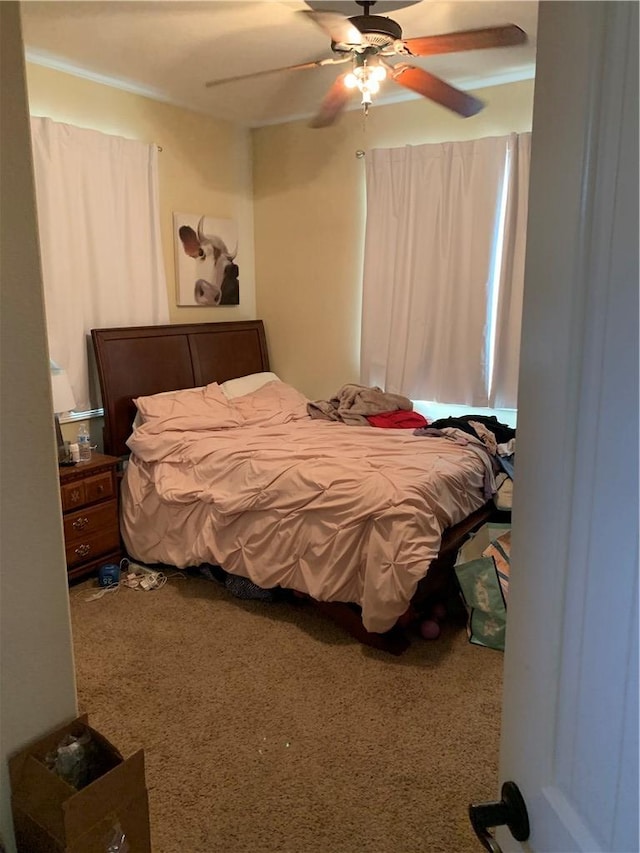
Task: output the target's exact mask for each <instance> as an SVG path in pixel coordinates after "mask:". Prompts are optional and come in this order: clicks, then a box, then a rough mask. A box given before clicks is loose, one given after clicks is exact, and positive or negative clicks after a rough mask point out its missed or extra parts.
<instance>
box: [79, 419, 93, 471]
mask: <svg viewBox="0 0 640 853" xmlns="http://www.w3.org/2000/svg"><path fill="white" fill-rule="evenodd" d="M78 448H79V450H80V462H89V461H90V460H91V436H90V435H89V429H88V427H87V425H86V424H80V428H79V429H78Z"/></svg>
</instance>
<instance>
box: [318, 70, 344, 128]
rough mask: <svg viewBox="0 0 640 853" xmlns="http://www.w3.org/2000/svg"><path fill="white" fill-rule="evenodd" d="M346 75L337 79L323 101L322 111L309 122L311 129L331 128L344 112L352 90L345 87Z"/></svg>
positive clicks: (341, 75)
mask: <svg viewBox="0 0 640 853" xmlns="http://www.w3.org/2000/svg"><path fill="white" fill-rule="evenodd" d="M346 76H347V75H346V73H345V74H340V76H339V77H337V78H336V79H335V80H334V82H333V85H332V86H331V88H330V89H329V91H328V92H327V94H326V95H325V96H324V98H323V99H322V103H321V104H320V109H319V110H318V112H317V113H316V114H315V116H314V117H313V118H312V119H311V121H310V122H309V127H329V125H331V124H333V123H334V121H335V120H336V119H337V118H338V116H339V115H340V113H341V112H342V111H343V110H344V108H345V106H346V105H347V102H348V100H349V98H350V96H351V92H352V89H347V87H346V86H345V85H344V78H345V77H346Z"/></svg>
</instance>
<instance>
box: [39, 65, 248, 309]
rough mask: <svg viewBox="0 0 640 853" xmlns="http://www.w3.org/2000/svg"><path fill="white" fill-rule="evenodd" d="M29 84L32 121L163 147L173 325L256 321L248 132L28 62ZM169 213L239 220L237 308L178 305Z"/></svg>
mask: <svg viewBox="0 0 640 853" xmlns="http://www.w3.org/2000/svg"><path fill="white" fill-rule="evenodd" d="M27 84H28V92H29V108H30V111H31V113H32V115H37V116H48V117H49V118H52V119H54V120H55V121H61V122H66V123H69V124H74V125H77V126H79V127H88V128H91V129H94V130H100V131H102V132H104V133H111V134H116V135H119V136H125V137H128V138H130V139H140V140H144V141H145V142H155V143H156V144H158V145H160V146H162V149H163V150H162V152H161V153H160V154H159V160H158V163H159V182H160V209H161V228H162V242H163V249H164V257H165V267H166V271H167V289H168V296H169V309H170V321H171V322H172V323H196V322H212V321H220V320H247V319H253V318H254V317H255V316H256V315H255V278H254V256H253V209H252V184H251V150H250V136H249V132H248V131H246V130H243V129H241V128H238V127H236V126H235V125H233V124H231V123H229V122H226V121H217V120H215V119H213V118H211V117H209V116H205V115H201V114H200V113H196V112H193V111H191V110H186V109H181V108H179V107H174V106H171V105H169V104H164V103H161V102H159V101H154V100H150V99H149V98H145V97H142V96H141V95H134V94H131V93H129V92H124V91H122V90H120V89H115V88H113V87H110V86H105V85H103V84H101V83H95V82H93V81H91V80H86V79H83V78H80V77H74V76H72V75H70V74H65V73H63V72H61V71H54V70H52V69H49V68H44V67H42V66H39V65H34V64H27ZM174 211H175V212H180V213H207V214H209V215H211V216H215V217H217V218H221V219H235V220H236V221H237V223H238V242H239V257H238V260H239V266H240V305H238V306H220V307H218V308H206V307H204V308H194V307H182V308H178V307H177V306H176V297H175V294H176V290H175V264H174V253H173V229H172V214H173V212H174Z"/></svg>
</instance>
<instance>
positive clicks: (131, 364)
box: [91, 320, 495, 654]
mask: <svg viewBox="0 0 640 853" xmlns="http://www.w3.org/2000/svg"><path fill="white" fill-rule="evenodd" d="M91 338H92V341H93V346H94V352H95V356H96V366H97V371H98V378H99V381H100V389H101V392H102V404H103V409H104V435H103V443H104V452H105V453H107V454H109V455H111V456H118V457H125V456H126V455H127V454H128V453H129V449H128V447H127V444H126V440H127V438H128V437H129V435H130V434H131V424H132V423H133V419H134V417H135V414H136V407H135V405H134V403H133V399H134V398H135V397H139V396H148V395H150V394H158V393H160V392H162V391H175V390H177V389H181V388H196V387H198V386H200V385H207V384H208V383H210V382H225V381H226V380H227V379H236V378H238V377H240V376H246V375H247V374H249V373H259V372H262V371H267V370H269V369H270V368H269V355H268V350H267V342H266V336H265V331H264V325H263V323H262V320H244V321H238V322H224V323H188V324H180V325H162V326H127V327H121V328H113V329H92V330H91ZM492 516H495V507H494V505H493V503H492V502H489V503H487V504H485V505H484V506H483V507H481V508H480V509H479V510H477V511H476V512H474V513H473V514H472V515H470V516H469V517H468V518H467V519H465V520H464V521H462V522H460V523H459V524H456V525H455V526H454V527H452V528H450V529H448V530H446V531H445V533H444V535H443V538H442V546H441V549H440V553H439V555H438V557H437V558H436V559H435V560H434V561H433V562H432V564H431V566H430V567H429V572H428V574H427V575H426V576H425V578H424V579H423V580H422V581H421V582H420V584H419V586H418V590H417V592H416V595H415V597H414V606H415V608H416V610H417V612H418V613H420V612H426V610H427V609H428V607H429V606H430V604H432V603H433V602H434V601H436V600H440V599H442V598H445V597H447V596H450V595H452V594H453V595H454V596H455V597H456V598H457V595H456V582H455V575H454V572H453V564H454V563H455V559H456V555H457V552H458V549H459V548H460V546H461V545H462V543H463V542H464V541H465V539H467V538H468V536H469V535H470V533H472V532H473V531H475V530H477V529H478V528H479V527H480V526H481V525H482V524H483V523H484V522H486V521H487V520H488V519H489V518H491V517H492ZM314 603H315V605H316V606H317V607H318V608H319V609H320V610H321V612H323V613H324V614H325V615H326V616H328V617H329V618H331V619H332V620H333V621H334V622H336V623H338V624H339V625H340V626H341V627H343V628H344V629H346V630H347V631H348V632H349V633H350V634H351V635H352V636H354V637H356V639H358V640H359V641H360V642H362V643H364V644H365V645H368V646H373V647H374V648H378V649H383V650H384V651H388V652H391V653H393V654H401V653H402V652H403V651H404V650H405V649H406V648H407V647H408V646H409V644H410V640H409V636H408V633H407V631H406V630H405V629H404V628H403V627H401V626H400V625H396V626H395V627H394V628H392V629H391V630H390V631H387V632H386V633H384V634H376V633H372V632H370V631H367V630H366V629H365V628H364V626H363V624H362V620H361V618H360V612H359V608H357V607H356V606H355V605H351V604H346V603H344V604H343V603H341V602H314Z"/></svg>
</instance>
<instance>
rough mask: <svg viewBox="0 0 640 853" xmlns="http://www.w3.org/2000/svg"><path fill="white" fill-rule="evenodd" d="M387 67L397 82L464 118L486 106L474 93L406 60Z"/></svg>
mask: <svg viewBox="0 0 640 853" xmlns="http://www.w3.org/2000/svg"><path fill="white" fill-rule="evenodd" d="M387 68H388V69H389V71H390V75H391V77H392V79H393V80H395V82H396V83H399V84H400V85H401V86H404V87H405V88H406V89H411V90H413V91H414V92H417V93H418V94H419V95H423V96H424V97H425V98H429V99H430V100H432V101H435V102H436V103H438V104H440V105H441V106H443V107H447V109H450V110H453V112H454V113H458V115H461V116H463V118H469V116H473V115H475V114H476V113H478V112H480V110H481V109H482V108H483V107H484V104H483V103H482V101H479V100H478V99H477V98H474V97H473V95H469V94H467V93H466V92H462V91H461V90H460V89H456V88H454V87H453V86H450V85H449V83H445V81H444V80H441V79H440V78H439V77H436V76H435V75H434V74H430V73H429V72H428V71H424V70H423V69H422V68H415V67H414V66H413V65H407V64H406V63H404V62H401V63H400V64H399V65H394V66H390V65H387Z"/></svg>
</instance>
